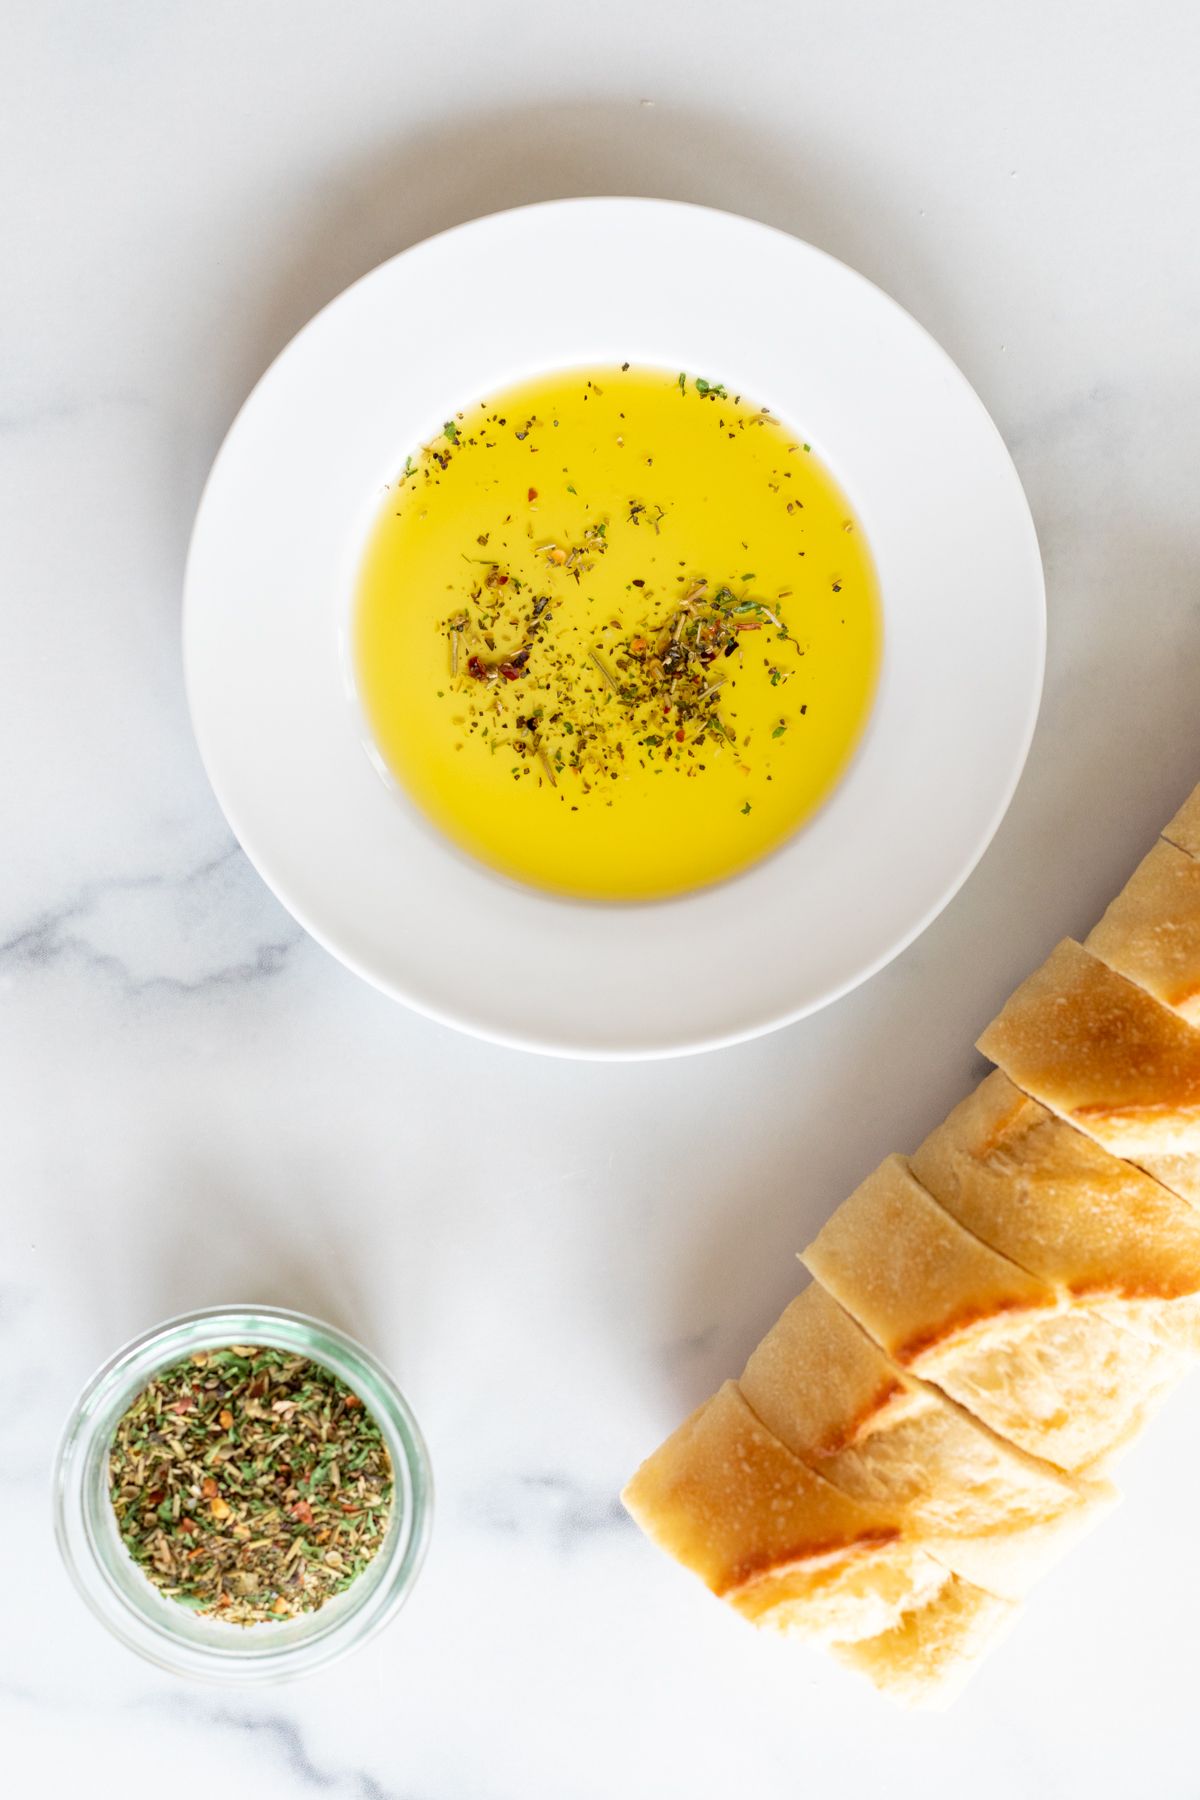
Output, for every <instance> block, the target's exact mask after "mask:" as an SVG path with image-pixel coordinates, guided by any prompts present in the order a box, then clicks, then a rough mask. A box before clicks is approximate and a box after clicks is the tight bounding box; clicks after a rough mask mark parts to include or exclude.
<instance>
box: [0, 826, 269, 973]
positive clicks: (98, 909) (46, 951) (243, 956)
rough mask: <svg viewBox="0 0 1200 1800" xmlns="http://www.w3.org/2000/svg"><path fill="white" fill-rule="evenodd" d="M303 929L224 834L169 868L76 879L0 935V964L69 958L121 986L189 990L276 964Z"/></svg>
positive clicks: (22, 966) (29, 965) (39, 964)
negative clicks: (174, 871) (64, 894)
mask: <svg viewBox="0 0 1200 1800" xmlns="http://www.w3.org/2000/svg"><path fill="white" fill-rule="evenodd" d="M303 937H304V932H303V931H302V930H301V928H300V927H299V926H298V925H295V924H293V923H292V921H291V920H290V919H289V918H288V916H287V914H286V913H285V912H284V911H283V909H282V908H281V907H280V906H278V904H277V903H276V902H275V901H274V900H273V899H272V898H271V896H270V895H269V893H268V891H267V890H266V888H264V887H263V885H262V883H261V882H260V881H259V879H258V877H257V875H255V873H254V871H253V870H252V869H251V867H250V865H249V863H248V862H247V860H246V858H245V857H244V855H243V853H242V851H241V849H240V848H239V846H238V845H236V844H232V845H230V847H229V848H228V849H226V850H224V851H222V852H221V853H220V854H219V855H217V856H213V857H209V858H206V859H205V860H204V861H203V862H201V863H198V864H196V865H195V866H194V867H192V868H191V869H188V870H186V871H185V872H184V873H183V874H182V875H179V876H170V875H162V874H147V875H137V876H117V877H113V878H111V879H106V880H98V881H92V882H87V883H85V884H83V885H82V886H81V887H80V888H79V889H78V890H77V891H76V893H75V894H74V895H73V896H72V897H71V898H70V899H69V900H67V901H65V902H64V903H63V904H62V905H60V906H56V907H50V908H47V909H46V910H45V911H44V912H42V913H40V914H38V915H37V916H36V917H34V918H32V919H29V920H28V921H26V922H24V923H23V924H21V925H19V926H18V928H17V929H16V930H15V931H14V932H12V933H11V934H10V935H9V937H8V938H7V939H6V940H4V941H2V942H0V972H3V973H8V974H16V973H21V972H24V973H28V972H30V971H33V970H37V969H43V968H46V967H47V966H49V965H52V964H55V963H58V962H61V961H65V960H68V959H72V958H73V959H75V960H76V961H77V962H79V963H80V964H82V965H84V966H86V967H88V968H92V969H95V970H97V971H101V972H103V973H105V974H106V975H108V976H109V977H110V978H111V979H112V980H113V981H114V982H115V983H116V984H117V985H118V986H119V987H120V988H121V989H122V990H123V991H124V992H125V993H126V994H127V995H130V996H134V995H140V994H144V993H146V992H147V991H149V990H151V989H165V990H168V991H172V992H175V993H183V994H191V993H196V992H198V991H201V990H204V989H209V988H213V987H228V986H234V985H241V984H244V983H247V982H251V981H258V980H261V979H263V978H265V977H269V976H272V975H276V974H278V973H279V971H280V970H281V969H282V968H283V966H284V964H285V962H286V960H287V958H288V955H289V953H290V952H291V951H292V950H294V949H295V947H296V946H297V945H298V944H299V943H300V942H301V941H302V940H303Z"/></svg>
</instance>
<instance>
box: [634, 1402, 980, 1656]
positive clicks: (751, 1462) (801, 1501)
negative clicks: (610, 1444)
mask: <svg viewBox="0 0 1200 1800" xmlns="http://www.w3.org/2000/svg"><path fill="white" fill-rule="evenodd" d="M622 1499H623V1500H624V1503H625V1505H626V1507H627V1508H628V1510H629V1511H630V1512H631V1513H632V1515H633V1517H634V1518H635V1519H636V1520H637V1522H638V1524H639V1525H640V1526H641V1527H642V1529H643V1531H645V1532H646V1534H647V1535H648V1536H649V1537H651V1538H653V1539H654V1540H655V1542H656V1543H658V1544H660V1545H661V1546H662V1548H663V1549H664V1550H667V1551H669V1552H670V1554H671V1555H672V1556H674V1557H675V1558H676V1560H677V1561H679V1562H681V1563H683V1565H684V1566H685V1568H688V1569H691V1570H692V1571H693V1573H694V1574H696V1575H699V1576H700V1578H701V1579H702V1580H703V1581H704V1582H705V1583H706V1585H707V1586H708V1587H709V1588H710V1589H711V1590H712V1592H713V1593H715V1594H719V1595H720V1596H721V1597H722V1598H723V1599H725V1600H727V1601H728V1602H729V1603H730V1604H731V1605H732V1606H734V1607H735V1608H736V1609H737V1610H738V1611H739V1612H740V1613H742V1614H743V1616H744V1617H746V1618H749V1619H752V1620H754V1621H755V1622H756V1623H758V1624H767V1625H772V1626H774V1627H776V1628H778V1629H781V1630H787V1631H789V1632H791V1633H793V1634H795V1635H797V1636H800V1637H803V1638H805V1639H807V1640H810V1641H813V1642H818V1643H832V1642H835V1641H836V1642H848V1641H852V1640H855V1639H858V1638H861V1637H874V1636H877V1635H879V1634H880V1633H881V1632H886V1631H889V1630H890V1629H891V1628H892V1626H893V1625H895V1624H897V1623H898V1622H899V1620H900V1619H901V1617H902V1616H903V1614H904V1613H905V1612H906V1611H911V1610H912V1609H913V1608H915V1607H918V1606H921V1605H922V1604H923V1603H924V1602H925V1601H926V1600H928V1599H930V1598H932V1596H933V1595H934V1594H935V1593H937V1592H939V1591H940V1590H941V1589H942V1588H943V1587H945V1585H946V1584H947V1582H948V1581H949V1580H950V1575H949V1573H948V1571H947V1570H946V1569H944V1568H943V1567H942V1566H941V1564H939V1563H937V1562H935V1560H934V1559H933V1557H931V1556H930V1555H928V1554H927V1553H926V1552H925V1551H924V1550H922V1549H921V1547H920V1546H919V1545H918V1544H916V1543H914V1542H912V1541H910V1540H905V1538H904V1536H903V1534H902V1532H901V1530H900V1529H899V1527H898V1525H897V1524H896V1522H895V1520H894V1518H892V1517H891V1516H890V1515H889V1514H888V1513H887V1512H886V1511H885V1510H884V1509H883V1508H881V1507H878V1506H872V1505H866V1504H864V1503H863V1502H861V1501H858V1500H852V1499H851V1498H850V1497H849V1496H848V1495H846V1494H843V1493H842V1492H841V1491H840V1489H838V1488H836V1487H834V1486H833V1485H832V1483H830V1482H827V1481H825V1480H824V1479H823V1478H822V1477H821V1476H820V1475H817V1474H815V1473H814V1472H813V1470H811V1469H810V1468H808V1466H807V1465H806V1464H805V1463H803V1462H801V1461H800V1459H799V1458H798V1457H795V1456H793V1455H792V1453H791V1451H790V1450H788V1449H786V1448H785V1447H784V1445H782V1444H781V1443H779V1441H778V1440H777V1439H776V1438H775V1437H773V1436H772V1434H771V1433H770V1432H769V1431H768V1430H767V1429H766V1427H765V1426H764V1425H763V1424H762V1423H761V1421H760V1420H759V1419H758V1418H756V1417H755V1415H754V1413H752V1412H751V1410H750V1408H749V1407H748V1406H747V1404H746V1402H745V1400H744V1399H743V1398H742V1396H741V1394H740V1392H739V1391H738V1388H737V1385H736V1383H734V1382H732V1381H728V1382H726V1383H725V1385H724V1386H723V1387H722V1388H720V1389H718V1391H717V1393H716V1394H714V1396H713V1398H712V1399H711V1400H708V1401H706V1402H705V1404H704V1405H703V1406H701V1407H699V1408H698V1409H697V1411H696V1412H694V1413H693V1414H692V1415H691V1417H690V1418H689V1419H686V1420H685V1421H684V1423H683V1424H682V1425H681V1426H680V1427H679V1429H678V1430H677V1431H675V1432H673V1433H672V1435H671V1436H670V1437H669V1438H668V1439H667V1440H666V1442H665V1443H664V1444H662V1445H661V1446H660V1447H659V1449H657V1450H656V1451H655V1452H654V1454H653V1455H652V1456H651V1457H649V1458H648V1459H647V1460H646V1461H645V1462H644V1463H643V1464H642V1466H641V1468H640V1469H639V1470H638V1472H637V1474H636V1475H635V1476H634V1477H633V1479H632V1481H631V1482H630V1483H629V1485H628V1486H627V1487H626V1489H625V1492H624V1494H623V1495H622Z"/></svg>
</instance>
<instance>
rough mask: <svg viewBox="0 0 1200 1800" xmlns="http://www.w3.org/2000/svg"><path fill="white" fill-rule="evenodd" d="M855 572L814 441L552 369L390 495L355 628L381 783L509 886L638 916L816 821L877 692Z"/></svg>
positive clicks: (710, 386)
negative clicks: (598, 902)
mask: <svg viewBox="0 0 1200 1800" xmlns="http://www.w3.org/2000/svg"><path fill="white" fill-rule="evenodd" d="M880 648H881V624H880V611H879V604H878V598H877V594H876V587H875V578H874V572H873V568H872V563H871V557H870V552H869V549H868V546H867V544H866V542H865V539H864V537H863V533H862V531H861V529H860V528H859V525H858V522H857V521H856V520H855V518H854V517H853V515H852V513H851V512H850V509H849V507H848V505H847V502H846V500H845V498H844V497H843V495H842V494H841V492H840V490H839V489H838V487H837V485H836V484H835V482H834V481H833V479H832V478H831V476H830V475H829V474H828V472H827V471H826V470H825V469H824V468H823V467H822V466H821V464H820V463H819V461H818V460H817V458H816V456H815V455H814V454H813V452H812V451H811V449H810V447H809V446H808V445H807V444H806V443H804V442H803V440H802V439H799V438H796V437H794V436H793V435H792V434H791V433H790V432H789V431H788V430H787V429H786V428H785V427H784V426H783V425H782V424H781V423H780V422H779V421H778V420H777V419H776V418H775V417H774V416H773V415H772V414H771V413H770V412H768V411H767V410H766V409H765V408H763V407H761V406H759V405H758V404H757V403H755V402H753V401H751V400H750V399H748V398H747V397H745V396H742V395H737V394H734V393H730V392H727V391H726V389H725V387H724V386H723V385H722V384H721V383H719V382H710V381H706V380H704V379H703V378H701V379H696V378H694V377H692V376H691V375H689V374H687V373H684V374H675V373H669V372H664V371H659V370H655V369H647V368H637V367H630V366H629V365H625V366H623V367H620V368H618V367H615V366H614V367H612V368H598V369H587V370H580V371H568V372H557V373H554V374H550V375H545V376H542V377H539V378H538V379H537V380H535V381H530V382H527V383H525V384H523V385H521V386H520V387H514V388H511V389H509V390H507V391H505V392H504V393H502V394H499V395H496V396H493V397H492V398H490V399H488V400H487V401H484V402H482V403H480V404H478V405H476V406H474V407H472V408H470V409H468V410H466V411H464V412H462V413H459V414H457V415H456V416H455V417H454V418H453V419H449V420H447V421H446V422H445V424H444V426H443V429H442V431H441V433H440V434H439V435H438V436H437V437H435V438H434V439H432V440H431V441H430V443H428V444H427V445H426V446H424V448H423V449H421V450H420V451H419V452H418V453H415V454H414V455H413V456H412V457H410V458H409V459H408V462H407V464H406V467H405V469H404V471H403V472H402V473H401V474H400V475H399V476H398V477H397V479H396V480H395V482H394V483H393V484H391V486H390V487H389V489H388V491H387V495H386V500H385V503H384V505H383V507H382V510H381V512H380V515H379V518H378V521H377V523H376V525H375V528H374V530H373V532H372V534H371V537H370V540H369V543H368V546H367V551H366V555H365V558H364V562H363V566H362V570H361V575H360V582H359V591H358V595H357V603H356V611H355V620H354V661H355V672H356V678H357V683H358V688H359V693H360V697H361V701H362V705H363V710H364V712H365V715H366V719H367V722H368V724H369V727H370V730H371V733H372V735H373V738H374V740H375V743H376V745H377V747H378V750H379V752H380V754H381V757H382V759H383V761H384V763H385V764H386V766H387V767H388V769H390V771H391V772H392V774H393V775H394V776H395V778H396V780H397V782H398V783H399V785H400V786H401V787H402V788H403V789H404V790H406V791H407V793H408V794H409V795H410V796H411V797H412V798H413V799H414V800H415V801H416V803H417V804H418V805H419V806H420V807H421V808H422V809H423V810H424V811H425V812H426V813H427V814H428V815H429V817H430V818H432V819H433V820H434V821H435V822H436V823H437V824H438V825H439V826H440V827H441V828H442V830H443V831H444V832H445V833H446V834H447V835H448V836H449V837H450V838H452V839H453V840H454V841H455V842H456V843H458V844H459V845H461V846H462V847H464V848H465V849H467V850H469V851H471V852H473V853H474V854H475V855H476V856H478V857H480V858H481V859H482V860H483V861H484V862H486V863H488V864H490V865H491V866H492V867H493V868H494V869H497V870H499V871H501V872H503V873H504V874H506V875H509V876H512V877H515V878H516V879H517V880H520V881H525V882H529V883H532V884H534V885H536V886H538V887H541V888H547V889H551V890H553V891H556V892H559V893H563V894H574V895H579V896H587V897H591V898H595V899H608V900H640V899H649V898H653V897H656V896H663V895H668V894H675V893H680V892H683V891H685V890H687V889H690V888H696V887H700V886H703V885H706V884H708V883H711V882H714V881H717V880H720V879H721V878H722V877H724V876H728V875H732V874H734V873H735V872H736V871H738V870H739V869H743V868H745V867H746V866H747V865H748V864H750V863H752V862H754V861H755V860H757V859H758V858H760V857H762V856H764V855H765V854H766V853H767V852H769V851H770V850H772V849H774V848H775V847H776V846H777V845H779V844H780V843H781V842H782V841H783V840H784V839H785V838H787V837H788V836H789V835H790V834H791V833H792V832H794V831H795V830H796V829H797V828H798V827H799V826H800V825H801V824H802V823H803V821H804V820H805V819H806V818H807V817H808V816H809V815H810V814H811V813H812V812H813V811H814V810H815V808H817V807H818V806H819V805H820V804H821V802H822V801H823V800H824V799H825V797H826V796H827V795H828V793H829V791H830V789H831V788H832V787H833V786H834V785H835V783H836V782H837V780H838V777H839V776H840V775H841V773H842V772H843V770H844V769H845V767H846V764H847V762H848V760H849V758H850V756H851V754H852V752H853V750H854V746H855V744H856V742H857V741H858V738H859V736H860V734H861V732H862V729H863V726H864V723H865V720H866V718H867V715H868V712H869V709H870V704H871V699H872V695H873V693H874V688H875V682H876V676H877V671H878V665H879V659H880Z"/></svg>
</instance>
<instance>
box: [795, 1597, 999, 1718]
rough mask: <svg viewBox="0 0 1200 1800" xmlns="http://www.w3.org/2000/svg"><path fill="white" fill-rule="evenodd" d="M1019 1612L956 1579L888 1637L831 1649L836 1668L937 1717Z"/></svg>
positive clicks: (832, 1646)
mask: <svg viewBox="0 0 1200 1800" xmlns="http://www.w3.org/2000/svg"><path fill="white" fill-rule="evenodd" d="M1020 1610H1021V1609H1020V1607H1019V1605H1017V1604H1015V1603H1014V1602H1013V1601H1011V1600H1001V1599H998V1598H997V1597H996V1595H995V1594H989V1593H987V1592H986V1591H985V1590H984V1589H983V1588H978V1587H975V1586H974V1585H973V1584H972V1583H971V1582H969V1581H961V1580H957V1579H956V1580H954V1581H951V1582H949V1583H947V1585H946V1586H945V1587H944V1588H942V1589H941V1591H940V1592H939V1593H937V1594H935V1595H934V1596H933V1598H932V1599H931V1600H927V1601H926V1602H925V1604H924V1605H923V1606H919V1607H916V1608H914V1609H913V1610H912V1611H911V1612H906V1613H905V1614H904V1615H903V1617H902V1618H901V1619H900V1620H899V1621H898V1623H897V1624H895V1625H893V1626H892V1628H891V1630H890V1631H885V1632H883V1633H881V1634H880V1635H879V1636H878V1637H872V1638H863V1639H862V1640H861V1641H860V1642H859V1643H856V1644H833V1645H831V1646H830V1648H831V1650H832V1652H833V1654H834V1656H836V1657H837V1659H838V1661H839V1662H843V1663H845V1664H846V1666H847V1667H848V1668H851V1669H855V1670H857V1672H858V1673H859V1674H860V1675H865V1676H866V1677H867V1680H868V1681H871V1682H873V1683H874V1684H875V1686H876V1687H877V1688H878V1689H879V1690H880V1692H881V1693H885V1694H887V1695H888V1696H889V1698H891V1699H893V1700H896V1701H898V1702H899V1703H900V1704H901V1705H902V1706H909V1707H921V1708H923V1709H924V1710H926V1711H929V1712H941V1711H944V1710H945V1708H946V1707H947V1706H950V1705H951V1704H952V1703H953V1702H954V1701H955V1700H957V1698H958V1696H959V1695H960V1694H961V1693H962V1690H963V1688H964V1687H965V1686H966V1684H967V1682H968V1681H969V1680H970V1679H971V1676H972V1675H973V1674H974V1673H975V1670H976V1669H977V1668H978V1667H979V1664H980V1662H981V1660H982V1659H983V1657H984V1656H985V1655H987V1653H988V1652H989V1651H990V1650H993V1649H995V1647H996V1645H997V1644H998V1643H999V1642H1000V1640H1001V1639H1002V1638H1003V1637H1005V1636H1006V1635H1007V1634H1008V1632H1009V1631H1010V1630H1011V1628H1012V1626H1013V1625H1014V1624H1015V1623H1016V1620H1017V1618H1018V1617H1019V1615H1020Z"/></svg>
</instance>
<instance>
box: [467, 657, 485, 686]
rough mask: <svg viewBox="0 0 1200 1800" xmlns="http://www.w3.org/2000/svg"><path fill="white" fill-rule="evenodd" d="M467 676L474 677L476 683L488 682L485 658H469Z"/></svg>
mask: <svg viewBox="0 0 1200 1800" xmlns="http://www.w3.org/2000/svg"><path fill="white" fill-rule="evenodd" d="M467 674H468V675H473V676H474V677H475V679H476V681H486V680H487V669H486V668H485V667H484V662H483V658H482V657H481V656H468V658H467Z"/></svg>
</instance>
